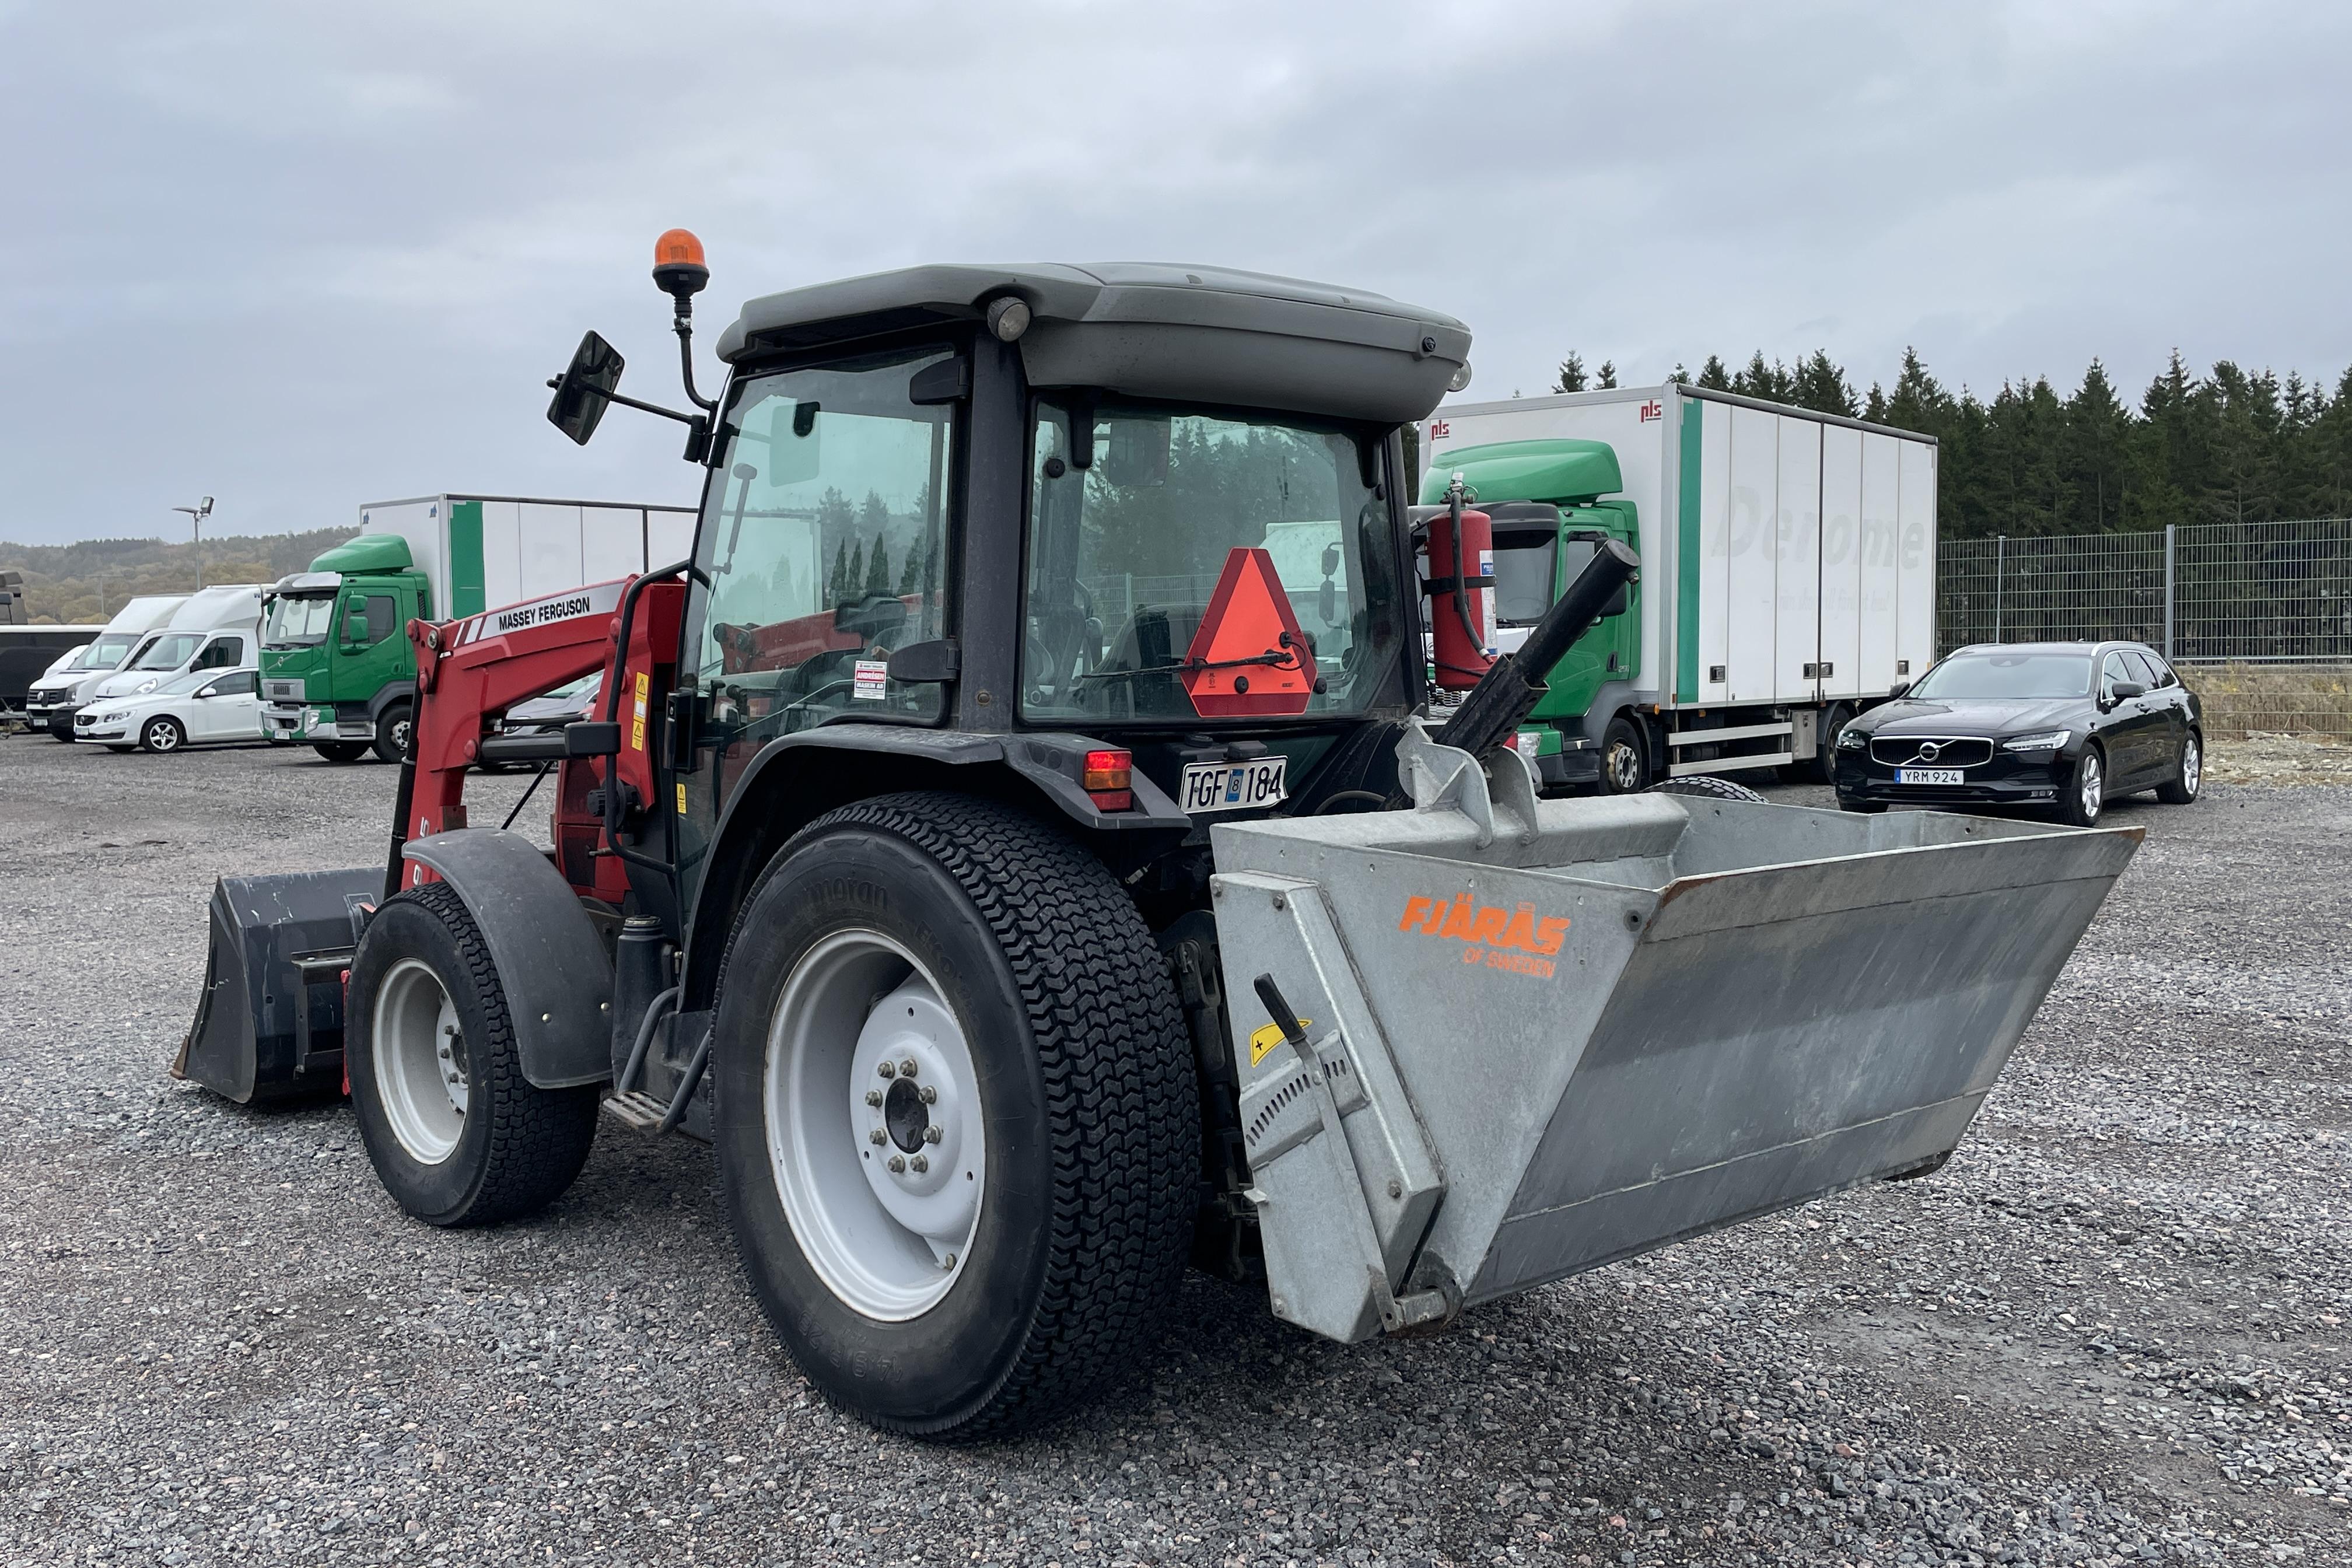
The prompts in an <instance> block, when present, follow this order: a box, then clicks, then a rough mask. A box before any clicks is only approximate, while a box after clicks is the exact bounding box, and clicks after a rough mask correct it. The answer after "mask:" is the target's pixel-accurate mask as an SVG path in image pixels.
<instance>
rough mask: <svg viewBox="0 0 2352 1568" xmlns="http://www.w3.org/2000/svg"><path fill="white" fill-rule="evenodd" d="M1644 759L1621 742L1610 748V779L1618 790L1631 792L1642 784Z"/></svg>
mask: <svg viewBox="0 0 2352 1568" xmlns="http://www.w3.org/2000/svg"><path fill="white" fill-rule="evenodd" d="M1641 775H1642V759H1641V758H1640V757H1639V756H1638V755H1637V754H1636V753H1635V752H1634V751H1633V747H1631V746H1629V745H1627V744H1626V743H1625V742H1622V741H1620V742H1618V743H1617V744H1615V745H1613V746H1612V747H1610V748H1609V778H1610V782H1612V784H1615V785H1616V786H1617V788H1618V789H1619V790H1620V791H1621V792H1622V791H1630V790H1631V789H1633V786H1634V785H1635V784H1640V783H1641V782H1642V776H1641Z"/></svg>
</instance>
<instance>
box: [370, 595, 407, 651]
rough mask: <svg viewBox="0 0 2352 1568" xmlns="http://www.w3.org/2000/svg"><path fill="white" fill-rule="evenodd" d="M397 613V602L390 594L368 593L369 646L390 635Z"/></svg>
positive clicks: (398, 611) (398, 610) (398, 609)
mask: <svg viewBox="0 0 2352 1568" xmlns="http://www.w3.org/2000/svg"><path fill="white" fill-rule="evenodd" d="M399 614H400V608H399V603H398V601H396V600H395V599H394V598H393V596H392V595H389V594H370V595H368V596H367V640H368V644H369V646H370V647H373V646H374V645H375V644H377V643H380V642H382V641H383V639H384V638H386V637H390V636H391V635H392V632H393V625H394V621H395V620H396V619H397V618H398V617H399Z"/></svg>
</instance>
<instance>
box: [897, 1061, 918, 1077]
mask: <svg viewBox="0 0 2352 1568" xmlns="http://www.w3.org/2000/svg"><path fill="white" fill-rule="evenodd" d="M898 1073H899V1076H900V1077H902V1078H912V1077H914V1076H915V1058H912V1057H908V1058H907V1059H906V1060H905V1061H902V1062H900V1063H899V1064H898Z"/></svg>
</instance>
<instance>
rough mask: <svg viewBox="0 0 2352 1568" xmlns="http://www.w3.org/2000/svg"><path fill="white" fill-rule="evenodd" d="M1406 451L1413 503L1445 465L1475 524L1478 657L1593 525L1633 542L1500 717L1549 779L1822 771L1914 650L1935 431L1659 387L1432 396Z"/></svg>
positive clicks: (1589, 536)
mask: <svg viewBox="0 0 2352 1568" xmlns="http://www.w3.org/2000/svg"><path fill="white" fill-rule="evenodd" d="M1421 455H1422V461H1423V473H1422V478H1421V489H1420V498H1419V499H1420V500H1421V501H1422V502H1423V508H1422V509H1421V512H1422V514H1423V515H1428V514H1430V513H1432V512H1433V511H1434V510H1436V509H1437V508H1438V507H1440V506H1441V505H1443V504H1444V502H1445V500H1446V492H1447V489H1449V487H1450V486H1451V485H1452V484H1453V482H1454V476H1455V475H1457V474H1458V475H1460V476H1461V479H1462V483H1463V487H1464V489H1465V494H1466V495H1467V496H1468V498H1469V499H1470V501H1471V504H1474V505H1475V507H1476V508H1477V510H1480V511H1483V512H1485V513H1486V514H1487V515H1488V516H1489V517H1490V518H1492V519H1493V523H1494V561H1493V574H1494V580H1495V588H1494V594H1495V601H1496V602H1495V605H1494V611H1493V621H1494V637H1493V643H1494V647H1495V648H1496V650H1497V651H1500V652H1510V651H1512V650H1513V649H1515V648H1516V647H1517V646H1518V644H1519V642H1521V641H1523V640H1524V639H1525V637H1526V636H1527V628H1528V626H1532V625H1533V624H1534V623H1535V621H1536V619H1537V617H1538V616H1541V615H1542V613H1543V611H1544V610H1545V608H1546V607H1548V606H1549V605H1550V604H1551V602H1552V600H1553V599H1554V598H1555V597H1556V596H1557V595H1558V594H1559V590H1560V589H1561V588H1562V587H1563V586H1565V585H1566V584H1569V583H1570V582H1573V581H1574V580H1575V577H1576V574H1577V573H1578V572H1579V571H1580V570H1581V569H1582V567H1583V565H1584V563H1585V562H1587V561H1588V560H1590V559H1591V555H1592V552H1593V551H1594V550H1595V549H1596V548H1597V547H1598V546H1599V544H1600V542H1601V541H1602V540H1604V539H1614V540H1619V541H1622V542H1624V543H1626V544H1628V545H1631V546H1632V547H1633V549H1634V550H1635V551H1636V552H1639V553H1640V555H1641V557H1642V563H1643V564H1642V574H1641V578H1640V580H1639V581H1637V582H1636V583H1635V584H1633V587H1632V589H1631V591H1630V592H1629V594H1628V595H1627V601H1626V603H1625V605H1624V607H1623V608H1622V611H1620V612H1618V613H1616V614H1612V615H1610V616H1605V617H1603V619H1602V620H1601V624H1600V625H1599V626H1595V627H1594V628H1593V629H1592V630H1591V632H1589V633H1587V634H1586V635H1585V637H1583V638H1582V640H1580V642H1578V643H1577V644H1576V646H1575V647H1572V648H1570V650H1569V653H1568V655H1567V657H1566V658H1563V659H1561V661H1560V662H1559V664H1558V665H1557V666H1555V667H1554V668H1552V670H1551V671H1550V672H1549V676H1548V678H1547V679H1548V681H1549V685H1550V687H1551V690H1550V693H1549V696H1547V697H1546V698H1545V699H1544V700H1543V701H1542V702H1541V703H1540V704H1539V705H1538V707H1537V708H1536V710H1535V711H1534V713H1533V714H1532V715H1530V717H1529V719H1528V723H1527V725H1526V727H1525V728H1523V729H1522V730H1521V731H1520V732H1519V736H1518V749H1519V752H1520V754H1521V755H1522V756H1524V757H1526V758H1527V759H1528V763H1529V764H1530V765H1531V766H1533V768H1534V769H1535V771H1536V774H1537V777H1538V780H1539V782H1540V783H1541V784H1543V785H1544V786H1545V787H1547V788H1575V787H1596V786H1597V787H1598V788H1600V789H1601V790H1602V791H1603V792H1606V793H1612V794H1614V793H1622V792H1630V791H1633V790H1639V789H1643V788H1646V787H1648V786H1649V785H1650V784H1652V783H1654V782H1655V781H1657V780H1660V779H1664V778H1671V777H1675V776H1676V775H1680V774H1687V773H1738V772H1743V771H1759V770H1770V769H1789V770H1791V771H1798V770H1801V771H1803V772H1804V773H1807V774H1809V775H1811V776H1812V777H1814V778H1816V779H1820V780H1822V781H1824V782H1825V781H1826V779H1827V776H1828V775H1827V769H1828V763H1829V758H1830V751H1831V749H1832V747H1833V746H1834V745H1835V743H1836V737H1837V732H1838V731H1839V730H1840V729H1841V728H1843V726H1844V724H1845V722H1846V721H1847V720H1849V719H1851V718H1853V715H1854V714H1855V713H1857V712H1859V711H1861V710H1863V709H1864V708H1866V707H1868V706H1870V705H1871V704H1873V703H1874V702H1879V701H1884V700H1885V699H1886V697H1887V695H1888V694H1889V692H1890V691H1892V690H1893V689H1895V688H1896V687H1898V686H1902V685H1906V684H1908V683H1909V682H1910V681H1911V680H1913V679H1916V677H1918V676H1920V675H1922V674H1924V673H1926V671H1927V666H1928V664H1929V663H1930V662H1932V660H1933V658H1934V652H1935V645H1936V597H1935V574H1936V467H1937V448H1936V444H1935V442H1934V441H1933V440H1932V439H1931V438H1928V437H1921V436H1917V435H1915V434H1913V433H1911V432H1909V431H1905V430H1895V429H1891V428H1888V427H1886V426H1878V425H1870V424H1865V423H1864V422H1863V421H1861V420H1857V419H1846V418H1841V417H1839V416H1833V415H1825V414H1817V413H1812V412H1810V411H1808V410H1805V409H1801V408H1791V407H1787V406H1784V405H1779V404H1771V403H1763V402H1759V401H1757V400H1755V399H1752V398H1747V397H1740V396H1736V395H1731V394H1727V393H1718V392H1713V391H1708V390H1706V389H1703V388H1700V387H1695V386H1678V385H1673V384H1668V385H1664V386H1651V387H1631V388H1622V389H1621V388H1613V387H1612V388H1609V389H1607V390H1603V391H1598V392H1589V393H1577V394H1570V395H1561V396H1555V397H1529V398H1515V399H1510V400H1507V401H1502V402H1490V403H1482V404H1454V405H1447V406H1444V407H1441V408H1440V409H1438V410H1437V412H1436V413H1435V414H1434V415H1433V416H1431V417H1430V418H1429V419H1427V420H1426V421H1424V422H1423V425H1422V427H1421Z"/></svg>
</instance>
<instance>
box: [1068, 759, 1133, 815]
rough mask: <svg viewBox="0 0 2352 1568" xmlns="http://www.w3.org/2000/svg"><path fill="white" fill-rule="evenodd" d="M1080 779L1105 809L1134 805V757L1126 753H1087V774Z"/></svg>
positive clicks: (1124, 807) (1121, 808) (1120, 809)
mask: <svg viewBox="0 0 2352 1568" xmlns="http://www.w3.org/2000/svg"><path fill="white" fill-rule="evenodd" d="M1079 782H1080V784H1082V785H1083V787H1084V788H1085V790H1086V792H1087V794H1088V795H1092V796H1093V797H1094V803H1095V804H1096V805H1098V806H1100V807H1102V808H1103V809H1104V810H1105V811H1128V810H1131V809H1132V808H1133V807H1134V805H1135V788H1134V785H1135V757H1134V755H1133V753H1131V752H1087V763H1086V773H1085V775H1084V777H1083V778H1082V779H1081V780H1080V781H1079Z"/></svg>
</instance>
